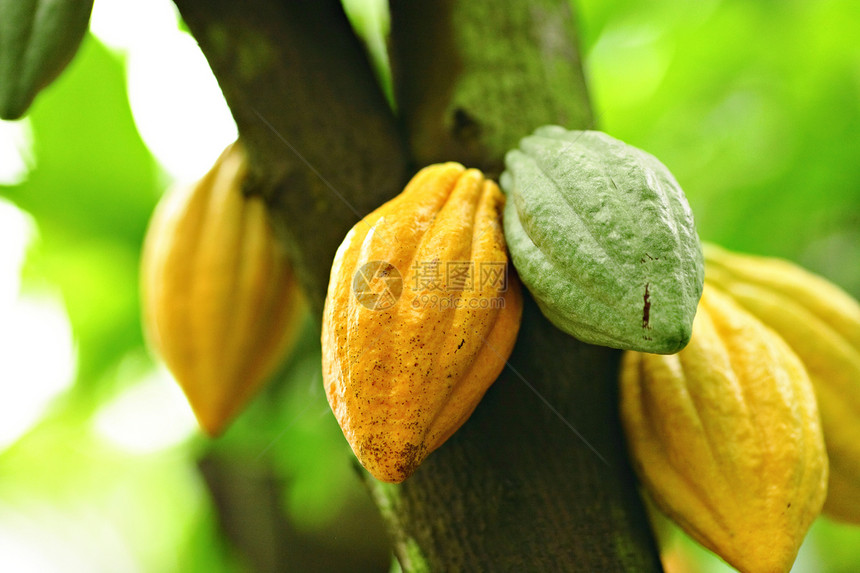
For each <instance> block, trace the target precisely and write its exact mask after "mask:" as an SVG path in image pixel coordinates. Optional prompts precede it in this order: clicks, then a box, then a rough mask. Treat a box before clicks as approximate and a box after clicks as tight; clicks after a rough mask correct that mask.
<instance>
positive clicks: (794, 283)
mask: <svg viewBox="0 0 860 573" xmlns="http://www.w3.org/2000/svg"><path fill="white" fill-rule="evenodd" d="M705 268H706V273H707V274H706V280H707V281H708V282H711V283H713V284H715V285H718V286H719V287H720V288H721V289H723V290H725V291H726V292H727V293H729V294H730V295H731V296H732V297H734V299H735V300H736V301H737V302H738V303H740V304H741V306H743V307H744V308H745V309H746V310H748V311H749V312H750V313H752V314H753V315H755V316H756V317H757V318H758V319H759V320H761V321H762V322H764V323H765V324H766V325H767V326H769V327H770V328H771V329H773V330H775V331H776V332H777V333H778V334H779V335H780V336H782V338H783V339H784V340H785V341H786V342H787V343H788V345H789V346H791V348H792V350H794V352H795V354H797V356H798V357H800V359H801V360H802V361H803V363H804V365H805V366H806V369H807V371H808V372H809V377H810V379H811V380H812V385H813V387H814V388H815V394H816V397H817V399H818V409H819V411H820V412H821V426H822V428H823V429H824V441H825V443H826V444H827V454H828V457H829V458H830V485H829V487H828V493H827V501H826V502H825V503H824V512H825V513H826V514H828V515H830V516H831V517H835V518H838V519H841V520H845V521H851V522H854V523H860V304H858V302H857V301H856V300H855V299H853V298H852V297H851V296H850V295H848V294H847V293H846V292H844V291H842V290H841V289H840V288H839V287H837V286H835V285H833V284H831V283H829V282H827V281H826V280H824V279H823V278H821V277H819V276H816V275H814V274H812V273H810V272H808V271H805V270H804V269H802V268H800V267H798V266H797V265H794V264H792V263H790V262H788V261H784V260H780V259H773V258H769V257H757V256H750V255H740V254H737V253H732V252H730V251H727V250H725V249H722V248H720V247H717V246H716V245H706V246H705Z"/></svg>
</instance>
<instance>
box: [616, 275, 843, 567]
mask: <svg viewBox="0 0 860 573" xmlns="http://www.w3.org/2000/svg"><path fill="white" fill-rule="evenodd" d="M621 416H622V422H623V424H624V429H625V432H626V435H627V442H628V447H629V448H630V452H631V457H632V460H633V465H634V468H635V469H636V472H637V473H638V475H639V477H640V479H641V481H642V483H643V484H644V486H645V488H646V489H647V491H648V492H649V494H650V495H651V497H652V498H653V500H654V501H655V503H656V504H657V506H658V507H659V508H660V509H662V510H663V511H664V512H665V513H666V514H667V515H669V517H671V518H672V519H673V520H674V521H675V522H676V523H678V524H679V525H680V526H681V527H682V528H683V529H684V530H685V531H686V532H687V533H689V534H690V535H691V536H692V537H694V538H695V539H696V540H698V541H699V542H700V543H702V544H703V545H704V546H705V547H707V548H709V549H711V550H712V551H714V552H715V553H716V554H717V555H719V556H720V557H722V558H723V559H725V560H726V561H727V562H728V563H729V564H731V565H732V566H733V567H735V568H737V569H738V570H740V571H742V572H749V573H773V572H786V571H789V569H791V566H792V563H793V562H794V559H795V557H796V555H797V550H798V548H799V547H800V544H801V543H802V541H803V538H804V536H805V534H806V531H807V529H808V528H809V525H810V524H811V523H812V521H813V520H814V519H815V517H816V516H817V515H818V513H819V511H820V510H821V506H822V504H823V503H824V497H825V495H826V491H827V455H826V452H825V449H824V441H823V437H822V432H821V426H820V423H819V420H818V411H817V408H816V402H815V395H814V393H813V389H812V385H811V383H810V381H809V377H808V376H807V374H806V371H805V369H804V367H803V364H802V363H801V362H800V359H799V358H798V357H797V356H796V355H795V354H794V353H793V352H792V351H791V349H790V348H789V347H788V345H787V344H786V343H785V342H784V341H783V340H782V339H781V338H780V337H779V336H778V335H776V334H775V333H774V332H773V331H772V330H770V329H768V328H767V327H766V326H764V325H763V324H762V323H761V322H760V321H758V320H757V319H756V318H755V317H753V316H752V315H751V314H749V313H748V312H746V311H745V310H744V309H743V308H741V307H740V306H739V305H738V304H737V303H735V302H734V301H733V300H732V299H731V297H729V296H728V295H726V294H725V293H722V292H720V291H718V290H717V289H716V288H715V287H713V286H711V285H708V284H706V285H705V289H704V295H703V297H702V300H701V304H700V307H699V311H698V313H697V315H696V320H695V323H694V325H693V335H692V338H691V339H690V343H689V344H688V345H687V347H686V348H685V349H684V350H682V351H681V352H679V353H678V354H675V355H671V356H662V355H655V354H643V353H638V352H625V354H624V357H623V360H622V370H621Z"/></svg>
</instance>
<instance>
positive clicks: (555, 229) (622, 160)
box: [501, 126, 704, 354]
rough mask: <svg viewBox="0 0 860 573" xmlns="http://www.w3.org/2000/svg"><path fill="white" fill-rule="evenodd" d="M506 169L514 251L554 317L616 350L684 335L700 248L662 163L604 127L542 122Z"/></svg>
mask: <svg viewBox="0 0 860 573" xmlns="http://www.w3.org/2000/svg"><path fill="white" fill-rule="evenodd" d="M505 168H506V170H505V172H504V173H503V174H502V179H501V184H502V188H503V189H504V190H505V192H506V193H507V194H508V203H507V206H506V208H505V237H506V239H507V241H508V246H509V248H510V250H511V258H512V259H513V262H514V266H515V267H516V269H517V272H518V273H519V275H520V278H521V279H522V281H523V283H524V284H525V285H526V286H527V287H528V288H529V290H530V291H531V293H532V295H534V297H535V300H536V301H537V303H538V305H539V306H540V308H541V310H542V311H543V313H544V315H545V316H546V317H547V318H548V319H549V320H550V321H552V323H553V324H555V325H556V326H557V327H558V328H560V329H561V330H563V331H565V332H567V333H568V334H571V335H573V336H575V337H576V338H579V339H580V340H583V341H585V342H589V343H591V344H599V345H603V346H611V347H613V348H622V349H631V350H639V351H642V352H656V353H661V354H670V353H673V352H677V351H678V350H680V349H681V348H683V347H684V345H685V344H687V341H688V340H689V338H690V331H691V328H692V324H693V317H694V316H695V314H696V305H697V303H698V302H699V297H700V296H701V293H702V281H703V275H704V269H703V264H702V251H701V246H700V244H699V237H698V235H697V234H696V228H695V223H694V221H693V214H692V211H691V210H690V207H689V205H688V204H687V199H686V198H685V197H684V193H683V191H681V188H680V187H679V186H678V183H677V182H676V181H675V178H674V177H673V176H672V174H671V173H670V172H669V170H668V169H666V167H665V166H664V165H663V164H662V163H660V161H658V160H657V159H656V158H655V157H654V156H652V155H650V154H648V153H645V152H644V151H641V150H639V149H637V148H635V147H632V146H630V145H627V144H625V143H624V142H622V141H619V140H617V139H614V138H612V137H610V136H608V135H606V134H605V133H601V132H597V131H566V130H565V129H563V128H561V127H558V126H545V127H541V128H539V129H538V130H537V131H535V133H534V134H533V135H531V136H529V137H526V138H524V139H523V140H522V141H521V142H520V146H519V149H515V150H512V151H510V152H508V154H507V156H506V157H505Z"/></svg>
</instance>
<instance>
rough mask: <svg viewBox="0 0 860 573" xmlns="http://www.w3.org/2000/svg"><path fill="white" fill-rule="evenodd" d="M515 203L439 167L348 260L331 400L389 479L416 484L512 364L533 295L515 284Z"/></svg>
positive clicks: (333, 297)
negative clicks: (511, 206)
mask: <svg viewBox="0 0 860 573" xmlns="http://www.w3.org/2000/svg"><path fill="white" fill-rule="evenodd" d="M504 201H505V198H504V195H502V193H501V191H499V188H498V187H497V186H496V184H495V183H493V182H492V181H489V180H487V179H485V178H484V176H483V175H482V174H481V172H480V171H478V170H476V169H465V168H464V167H463V166H462V165H460V164H458V163H445V164H438V165H432V166H430V167H427V168H425V169H423V170H421V171H420V172H419V173H418V174H417V175H415V177H414V178H413V179H412V181H410V182H409V184H408V185H407V186H406V189H405V190H404V191H403V192H402V193H401V194H400V195H398V196H397V197H396V198H394V199H392V200H391V201H389V202H388V203H386V204H384V205H382V206H381V207H379V208H378V209H376V210H375V211H374V212H373V213H371V214H370V215H368V216H367V217H365V218H364V219H363V220H362V221H360V222H359V223H358V224H356V225H355V227H353V228H352V230H351V231H350V232H349V233H348V234H347V236H346V238H345V239H344V241H343V243H342V244H341V245H340V248H339V249H338V251H337V254H336V256H335V259H334V263H333V265H332V271H331V280H330V282H329V287H328V295H327V297H326V302H325V311H324V313H323V327H322V351H323V354H322V356H323V379H324V383H325V390H326V395H327V396H328V400H329V404H330V405H331V408H332V411H333V412H334V414H335V417H336V418H337V421H338V423H340V426H341V428H342V430H343V433H344V436H345V437H346V439H347V441H348V442H349V444H350V446H351V447H352V449H353V451H354V452H355V455H356V457H357V458H358V459H359V461H360V462H361V463H362V464H363V465H364V467H365V468H367V470H368V471H369V472H370V473H371V474H373V475H374V476H375V477H376V478H378V479H380V480H383V481H387V482H394V483H397V482H401V481H403V480H405V479H406V478H408V477H409V476H410V475H411V474H412V473H413V472H414V471H415V469H416V468H417V467H418V465H419V464H420V463H421V462H422V461H423V460H424V459H425V458H426V457H427V455H428V454H430V453H431V452H432V451H433V450H435V449H436V448H438V447H439V446H440V445H442V443H444V442H445V440H447V439H448V438H449V437H450V436H451V435H452V434H453V433H454V432H455V431H456V430H457V429H458V428H459V427H460V426H461V425H462V424H463V423H464V422H465V421H466V420H467V419H468V417H469V416H470V415H471V413H472V411H473V410H474V409H475V407H476V406H477V404H478V402H479V401H480V400H481V397H482V396H483V395H484V393H485V392H486V390H487V388H489V386H490V385H491V384H492V383H493V382H494V381H495V379H496V378H497V377H498V375H499V373H500V372H501V370H502V368H503V367H504V365H505V361H506V360H507V358H508V356H509V355H510V352H511V350H512V348H513V345H514V341H515V339H516V336H517V331H518V329H519V324H520V316H521V313H522V295H521V293H520V289H519V284H518V282H517V279H516V277H515V276H514V275H513V274H509V273H508V257H507V252H506V249H505V240H504V235H503V232H502V209H503V207H504Z"/></svg>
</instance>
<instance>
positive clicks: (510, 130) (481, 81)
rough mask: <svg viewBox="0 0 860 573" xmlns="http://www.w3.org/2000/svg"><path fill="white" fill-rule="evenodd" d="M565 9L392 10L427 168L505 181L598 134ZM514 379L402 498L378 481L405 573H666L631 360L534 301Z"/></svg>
mask: <svg viewBox="0 0 860 573" xmlns="http://www.w3.org/2000/svg"><path fill="white" fill-rule="evenodd" d="M576 46H577V44H576V34H575V27H574V25H573V19H572V16H571V13H570V9H569V5H568V2H567V1H566V0H542V1H540V2H534V1H530V0H505V1H501V2H500V1H498V0H495V1H492V2H491V1H489V0H446V1H444V2H439V1H437V0H421V1H409V2H406V1H402V0H395V1H394V2H393V3H392V60H393V62H394V65H395V77H394V85H395V91H396V93H397V94H398V96H399V100H398V103H399V105H400V109H401V110H402V112H403V114H404V119H403V121H404V124H405V125H406V126H407V131H408V133H409V140H410V143H411V147H412V152H413V154H414V156H416V157H417V158H418V160H419V163H422V164H423V163H431V162H434V161H441V160H458V161H461V162H463V163H465V164H466V165H468V166H480V167H481V168H483V169H484V170H485V171H487V172H489V173H493V174H498V173H499V172H500V171H501V169H502V166H503V158H504V153H505V152H506V151H507V150H508V149H511V148H513V147H515V146H516V145H517V143H518V141H519V139H520V138H521V137H523V136H525V135H527V134H529V133H531V131H533V130H534V129H535V128H536V127H538V126H540V125H543V124H548V123H558V124H561V125H566V126H568V127H581V128H583V127H591V125H592V119H591V111H590V106H589V103H588V97H587V93H586V90H585V84H584V81H583V78H582V71H581V65H580V62H579V59H578V55H577V54H578V51H577V48H576ZM526 302H527V304H526V307H525V308H524V311H523V325H522V329H521V331H520V334H519V337H518V342H517V346H516V348H515V350H514V353H513V355H512V356H511V359H510V364H509V367H508V368H506V369H505V372H504V373H503V374H502V376H501V377H500V378H499V380H497V381H496V383H495V384H494V385H493V387H492V388H491V389H490V391H489V392H488V393H487V395H486V396H485V397H484V399H483V401H482V402H481V404H480V405H479V406H478V408H477V409H476V411H475V413H474V414H473V415H472V417H471V418H470V420H469V421H468V422H467V423H466V424H465V425H464V426H463V427H462V428H461V429H460V430H459V431H458V432H457V433H456V434H455V435H454V436H453V437H452V438H451V439H450V440H449V441H448V442H447V443H446V444H444V445H443V446H442V447H441V448H440V449H439V450H438V451H436V452H435V453H434V454H432V455H431V456H430V457H429V458H428V459H427V460H426V461H425V463H424V465H423V466H422V467H421V468H419V470H418V471H417V472H416V474H415V475H414V476H413V477H411V478H410V479H409V480H407V481H406V482H405V483H403V484H402V485H400V486H392V485H387V484H382V483H379V482H377V481H376V480H374V479H373V478H372V477H370V476H369V475H368V476H366V483H367V484H368V487H369V488H370V490H371V491H372V493H373V495H374V498H375V499H376V502H377V505H378V506H379V507H380V508H381V510H382V512H383V517H384V518H385V519H386V521H387V523H388V525H389V530H390V531H391V532H392V536H393V538H394V540H395V551H396V553H397V555H398V558H399V560H400V562H401V564H403V568H404V570H406V571H445V570H452V569H453V570H467V571H468V570H488V571H551V570H565V571H637V572H644V571H660V570H661V566H660V563H659V559H658V556H657V553H656V550H655V548H654V543H653V540H652V538H651V534H650V530H649V527H648V523H647V519H646V517H645V513H644V510H643V508H642V505H641V502H640V500H639V499H638V497H637V495H636V489H635V482H634V479H633V476H632V472H631V471H630V468H629V466H628V462H627V456H626V450H625V447H624V443H623V439H622V433H621V430H620V421H619V419H618V410H617V404H618V397H617V393H616V389H617V369H618V358H619V353H618V352H617V351H613V350H609V349H606V348H598V347H594V346H589V345H585V344H582V343H580V342H578V341H576V340H575V339H573V338H571V337H569V336H567V335H566V334H564V333H562V332H561V331H559V330H558V329H556V328H555V327H553V326H552V325H551V324H550V323H549V322H548V321H547V320H546V319H545V318H544V317H543V316H542V315H541V314H540V311H539V310H538V308H537V306H536V305H535V304H534V303H533V301H531V299H530V298H529V297H527V301H526Z"/></svg>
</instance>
